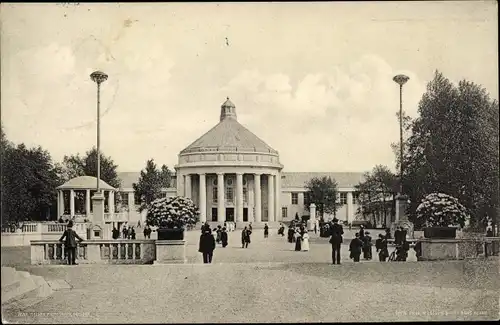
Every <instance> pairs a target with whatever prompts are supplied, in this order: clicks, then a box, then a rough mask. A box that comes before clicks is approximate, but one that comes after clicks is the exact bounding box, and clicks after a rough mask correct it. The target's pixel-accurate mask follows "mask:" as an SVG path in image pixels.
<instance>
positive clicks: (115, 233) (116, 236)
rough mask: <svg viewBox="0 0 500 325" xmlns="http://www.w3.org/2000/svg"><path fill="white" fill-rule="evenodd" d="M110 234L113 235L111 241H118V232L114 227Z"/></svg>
mask: <svg viewBox="0 0 500 325" xmlns="http://www.w3.org/2000/svg"><path fill="white" fill-rule="evenodd" d="M112 234H113V239H118V237H120V231H118V229H116V227H113V231H112Z"/></svg>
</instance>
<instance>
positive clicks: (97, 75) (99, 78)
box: [90, 71, 108, 193]
mask: <svg viewBox="0 0 500 325" xmlns="http://www.w3.org/2000/svg"><path fill="white" fill-rule="evenodd" d="M90 79H92V81H94V82H95V83H97V193H100V188H99V180H100V179H101V151H100V148H101V119H100V115H101V111H100V103H101V83H103V82H104V81H106V80H107V79H108V75H107V74H105V73H104V72H101V71H94V72H92V74H91V75H90Z"/></svg>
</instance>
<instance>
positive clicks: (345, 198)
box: [340, 192, 347, 204]
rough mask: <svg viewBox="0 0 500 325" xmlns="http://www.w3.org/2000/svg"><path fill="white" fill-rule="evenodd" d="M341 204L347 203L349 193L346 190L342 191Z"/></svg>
mask: <svg viewBox="0 0 500 325" xmlns="http://www.w3.org/2000/svg"><path fill="white" fill-rule="evenodd" d="M340 204H347V193H346V192H341V193H340Z"/></svg>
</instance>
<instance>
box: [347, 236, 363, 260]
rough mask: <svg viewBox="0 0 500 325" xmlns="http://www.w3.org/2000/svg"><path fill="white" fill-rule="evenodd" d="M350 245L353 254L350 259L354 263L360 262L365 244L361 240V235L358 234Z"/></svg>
mask: <svg viewBox="0 0 500 325" xmlns="http://www.w3.org/2000/svg"><path fill="white" fill-rule="evenodd" d="M355 236H356V237H354V238H353V239H352V240H351V243H350V244H349V251H350V252H351V253H350V255H349V257H350V258H352V259H353V260H354V262H359V257H360V255H361V248H362V247H363V242H362V241H361V239H359V233H356V235H355Z"/></svg>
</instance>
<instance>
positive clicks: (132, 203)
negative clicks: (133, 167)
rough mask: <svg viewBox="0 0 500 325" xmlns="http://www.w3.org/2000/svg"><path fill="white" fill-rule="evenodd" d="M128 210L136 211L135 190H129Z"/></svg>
mask: <svg viewBox="0 0 500 325" xmlns="http://www.w3.org/2000/svg"><path fill="white" fill-rule="evenodd" d="M128 211H129V212H132V211H135V195H134V192H128ZM94 213H95V212H94Z"/></svg>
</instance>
